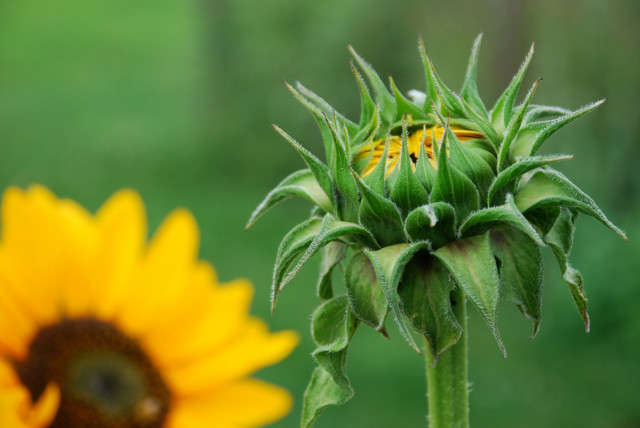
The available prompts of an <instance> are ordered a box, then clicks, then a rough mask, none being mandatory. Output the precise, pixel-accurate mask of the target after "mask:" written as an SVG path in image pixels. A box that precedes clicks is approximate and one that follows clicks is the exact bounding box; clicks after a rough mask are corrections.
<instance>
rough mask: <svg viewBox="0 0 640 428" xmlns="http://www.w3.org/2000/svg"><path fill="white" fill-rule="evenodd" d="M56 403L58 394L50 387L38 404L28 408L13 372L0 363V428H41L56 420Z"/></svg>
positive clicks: (29, 398)
mask: <svg viewBox="0 0 640 428" xmlns="http://www.w3.org/2000/svg"><path fill="white" fill-rule="evenodd" d="M59 403H60V390H59V389H58V388H57V387H56V386H55V385H53V384H51V385H49V386H47V388H46V389H45V391H44V393H43V394H42V395H41V397H40V399H39V400H38V402H37V403H35V404H32V403H31V397H30V395H29V392H28V391H27V390H26V388H24V387H23V386H22V385H21V384H20V381H19V379H18V377H17V375H16V373H15V371H14V370H13V369H12V368H11V366H10V365H9V364H8V363H7V362H6V361H3V360H1V359H0V427H2V428H45V427H47V426H49V425H50V424H51V422H52V421H53V418H54V417H55V416H56V413H57V411H58V405H59Z"/></svg>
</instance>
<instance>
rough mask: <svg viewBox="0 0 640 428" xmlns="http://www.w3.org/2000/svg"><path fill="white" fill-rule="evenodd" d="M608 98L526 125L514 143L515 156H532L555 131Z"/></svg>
mask: <svg viewBox="0 0 640 428" xmlns="http://www.w3.org/2000/svg"><path fill="white" fill-rule="evenodd" d="M605 101H606V99H603V100H600V101H596V102H595V103H591V104H589V105H587V106H584V107H582V108H580V109H578V110H576V111H574V112H569V113H566V114H564V115H562V116H561V117H558V118H556V119H552V120H546V121H542V122H533V123H531V124H528V125H527V126H524V127H523V128H522V129H521V130H520V132H519V134H518V137H517V138H516V141H515V142H514V144H513V148H512V152H513V154H514V155H515V156H532V155H534V154H535V153H536V152H537V151H538V149H539V148H540V146H541V145H542V143H544V142H545V141H546V140H547V139H548V138H549V137H550V136H551V135H552V134H553V133H554V132H556V131H557V130H558V129H560V128H562V127H563V126H565V125H566V124H568V123H571V122H573V121H574V120H576V119H577V118H579V117H581V116H584V115H585V114H587V113H590V112H592V111H593V110H595V109H596V108H598V107H599V106H600V105H601V104H602V103H604V102H605Z"/></svg>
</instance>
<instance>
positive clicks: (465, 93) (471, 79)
mask: <svg viewBox="0 0 640 428" xmlns="http://www.w3.org/2000/svg"><path fill="white" fill-rule="evenodd" d="M481 41H482V34H480V35H478V37H477V38H476V40H475V41H474V42H473V49H472V50H471V56H470V57H469V65H468V66H467V73H466V74H465V76H464V84H463V85H462V90H461V91H460V95H462V98H463V99H464V101H465V102H467V103H469V104H470V105H472V106H473V109H472V110H475V112H477V115H479V116H480V117H485V118H486V117H488V113H487V108H486V107H485V106H484V103H483V102H482V98H480V94H479V93H478V82H477V75H478V57H479V56H480V42H481ZM469 110H470V109H468V108H466V106H465V111H467V113H468V112H469Z"/></svg>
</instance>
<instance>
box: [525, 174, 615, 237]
mask: <svg viewBox="0 0 640 428" xmlns="http://www.w3.org/2000/svg"><path fill="white" fill-rule="evenodd" d="M515 201H516V205H517V206H518V208H519V209H520V211H522V212H524V211H527V210H530V209H536V208H547V207H567V208H571V209H575V210H577V211H581V212H584V213H585V214H588V215H590V216H591V217H594V218H596V219H598V220H600V221H601V222H602V223H603V224H604V225H606V226H607V227H608V228H609V229H611V230H613V231H614V232H616V233H617V234H618V235H620V236H621V237H623V238H624V239H627V237H626V235H625V234H624V232H623V231H622V230H620V229H619V228H618V227H617V226H616V225H614V224H613V223H611V222H610V221H609V219H608V218H607V216H605V215H604V213H603V212H602V211H601V210H600V208H598V206H597V205H596V203H595V202H594V201H593V199H591V198H590V197H589V196H588V195H587V194H586V193H584V192H583V191H582V190H580V189H579V188H578V187H577V186H576V185H575V184H573V183H572V182H571V181H569V179H568V178H566V177H565V176H564V175H562V174H560V173H559V172H558V171H553V170H539V171H537V172H536V173H535V174H534V175H533V176H532V177H531V178H529V180H527V181H526V182H525V183H524V185H522V186H521V187H520V188H519V189H518V191H517V193H516V194H515Z"/></svg>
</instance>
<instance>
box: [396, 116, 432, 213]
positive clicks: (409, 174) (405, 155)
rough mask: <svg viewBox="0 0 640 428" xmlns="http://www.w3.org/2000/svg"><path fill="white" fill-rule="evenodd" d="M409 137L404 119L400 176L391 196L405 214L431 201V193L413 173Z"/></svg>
mask: <svg viewBox="0 0 640 428" xmlns="http://www.w3.org/2000/svg"><path fill="white" fill-rule="evenodd" d="M407 138H408V135H407V123H406V122H405V121H403V123H402V155H401V157H400V168H399V170H398V177H397V179H396V181H395V182H394V183H393V187H392V188H391V193H390V194H389V197H390V199H391V200H392V201H393V202H395V203H396V204H397V205H398V207H400V209H401V210H402V211H403V212H404V213H405V214H406V213H408V212H409V211H411V210H412V209H414V208H416V207H419V206H420V205H424V204H426V203H427V202H429V195H427V191H426V190H425V188H424V187H423V186H422V185H421V184H420V181H419V180H418V178H417V177H416V175H415V174H414V173H413V170H412V167H411V158H410V157H409V143H408V141H407Z"/></svg>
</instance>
